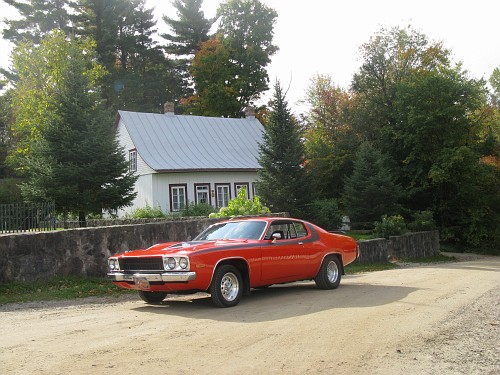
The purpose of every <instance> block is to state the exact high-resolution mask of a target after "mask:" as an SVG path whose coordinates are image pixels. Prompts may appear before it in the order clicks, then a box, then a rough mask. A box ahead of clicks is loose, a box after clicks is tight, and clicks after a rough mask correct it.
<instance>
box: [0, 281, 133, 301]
mask: <svg viewBox="0 0 500 375" xmlns="http://www.w3.org/2000/svg"><path fill="white" fill-rule="evenodd" d="M125 293H130V291H129V290H126V289H122V288H119V287H117V286H115V285H113V284H112V283H111V281H109V280H107V279H104V278H89V277H57V278H54V279H52V280H49V281H36V282H30V283H27V282H25V283H7V284H0V305H3V304H6V303H14V302H33V301H49V300H67V299H78V298H87V297H105V296H119V295H122V294H125Z"/></svg>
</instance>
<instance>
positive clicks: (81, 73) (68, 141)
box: [22, 34, 135, 226]
mask: <svg viewBox="0 0 500 375" xmlns="http://www.w3.org/2000/svg"><path fill="white" fill-rule="evenodd" d="M49 37H51V36H50V35H49ZM53 39H54V40H53V41H52V44H51V45H59V46H60V48H59V51H64V52H65V53H66V56H65V57H66V59H65V61H66V63H65V64H64V65H60V66H58V67H57V68H58V69H59V71H58V72H57V75H58V81H57V83H56V87H54V91H53V97H52V100H53V101H52V103H53V104H54V105H53V106H52V107H51V108H47V109H45V111H50V116H47V117H48V120H47V122H46V124H45V126H44V127H43V128H41V129H39V137H38V138H37V140H35V142H34V145H33V146H32V151H31V153H30V154H29V155H28V156H27V168H26V170H27V178H28V182H26V183H25V184H24V185H23V186H22V193H23V196H24V197H25V199H26V200H28V201H40V200H43V201H55V202H56V210H57V211H58V212H61V213H63V214H67V213H68V212H77V213H78V214H79V218H80V223H81V226H85V217H86V215H87V214H89V213H101V212H102V211H103V210H114V209H118V208H121V207H124V206H126V205H128V204H130V203H131V201H132V200H133V198H134V196H135V193H133V192H132V191H133V185H134V182H135V177H134V176H133V175H132V174H130V173H129V172H128V165H127V162H126V160H125V158H124V156H123V155H124V154H123V150H121V149H120V148H119V146H118V143H117V140H116V138H115V131H114V128H113V126H112V123H113V121H112V118H110V117H109V116H108V115H106V111H105V109H104V107H103V106H102V105H101V101H100V97H99V91H98V86H97V85H96V84H95V81H94V78H95V73H98V72H99V70H98V69H95V66H94V62H93V60H94V58H93V51H92V49H91V48H89V45H88V44H87V43H86V42H85V41H79V40H77V39H72V40H66V38H65V37H64V36H63V35H61V34H55V35H54V36H53ZM39 48H43V44H42V45H41V46H40V47H39ZM93 66H94V68H92V67H93ZM47 85H49V86H50V85H51V83H50V82H49V83H47ZM46 115H48V113H46Z"/></svg>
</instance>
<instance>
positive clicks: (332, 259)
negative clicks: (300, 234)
mask: <svg viewBox="0 0 500 375" xmlns="http://www.w3.org/2000/svg"><path fill="white" fill-rule="evenodd" d="M341 275H342V264H341V263H340V260H339V258H338V257H336V256H335V255H329V256H327V257H326V258H325V259H324V260H323V263H321V267H320V269H319V271H318V274H317V275H316V277H315V278H314V281H315V283H316V285H317V287H318V288H320V289H335V288H337V287H338V286H339V284H340V279H341Z"/></svg>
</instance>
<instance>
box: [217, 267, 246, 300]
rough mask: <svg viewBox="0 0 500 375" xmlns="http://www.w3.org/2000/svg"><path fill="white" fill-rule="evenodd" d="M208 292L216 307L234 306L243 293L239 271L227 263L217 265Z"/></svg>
mask: <svg viewBox="0 0 500 375" xmlns="http://www.w3.org/2000/svg"><path fill="white" fill-rule="evenodd" d="M210 294H211V296H212V301H213V303H214V305H215V306H217V307H232V306H236V305H237V304H238V303H239V302H240V299H241V295H242V294H243V282H242V278H241V273H240V271H238V269H237V268H236V267H234V266H232V265H229V264H226V265H223V266H220V267H217V269H216V270H215V273H214V278H213V280H212V284H211V285H210Z"/></svg>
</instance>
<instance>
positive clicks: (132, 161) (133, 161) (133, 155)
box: [128, 149, 137, 172]
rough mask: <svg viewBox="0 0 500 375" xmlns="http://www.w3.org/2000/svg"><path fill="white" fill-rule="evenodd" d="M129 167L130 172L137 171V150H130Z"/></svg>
mask: <svg viewBox="0 0 500 375" xmlns="http://www.w3.org/2000/svg"><path fill="white" fill-rule="evenodd" d="M128 169H129V171H130V172H137V150H136V149H133V150H129V152H128Z"/></svg>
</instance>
